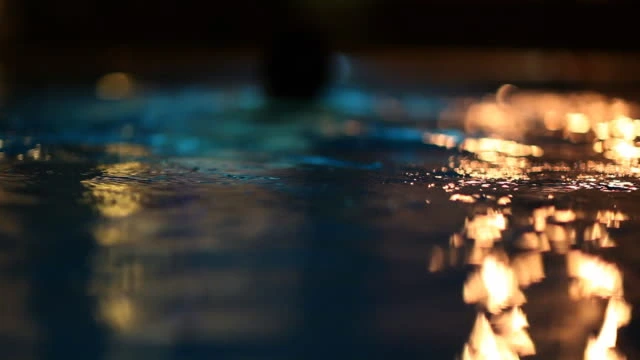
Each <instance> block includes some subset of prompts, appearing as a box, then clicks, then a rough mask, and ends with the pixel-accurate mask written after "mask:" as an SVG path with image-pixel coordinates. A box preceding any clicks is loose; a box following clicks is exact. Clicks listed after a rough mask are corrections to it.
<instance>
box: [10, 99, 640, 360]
mask: <svg viewBox="0 0 640 360" xmlns="http://www.w3.org/2000/svg"><path fill="white" fill-rule="evenodd" d="M180 94H182V96H183V97H182V98H180ZM251 94H252V93H251V92H249V93H245V96H246V97H245V98H244V99H245V100H246V101H245V102H244V104H249V105H247V106H246V107H245V108H237V109H235V110H233V111H229V110H224V111H222V110H221V111H220V112H218V113H216V112H215V111H214V110H215V109H213V110H212V109H211V108H206V109H205V110H202V111H201V112H198V111H196V110H193V109H196V108H198V105H197V104H202V103H204V104H208V101H210V98H207V99H208V100H205V98H206V97H203V98H202V99H200V100H198V98H197V95H198V93H197V91H193V92H191V93H189V94H185V93H178V95H176V93H173V95H172V96H169V95H166V96H165V95H162V94H161V95H158V96H156V97H155V98H149V99H146V100H145V102H144V103H143V104H141V103H135V102H131V103H129V105H127V106H128V107H127V106H124V107H123V106H120V107H118V106H116V105H110V107H104V108H100V104H98V105H95V104H94V103H90V104H89V105H87V103H86V102H83V101H84V100H82V99H80V98H78V97H68V98H63V97H60V98H58V99H57V100H55V101H54V100H50V102H49V103H48V104H49V105H48V106H45V105H43V103H38V102H36V100H30V101H33V102H32V103H30V105H29V106H25V107H24V108H22V109H20V110H18V111H17V113H19V114H20V115H21V116H23V117H29V118H31V119H34V121H36V120H38V119H40V120H41V124H43V125H42V126H41V127H39V128H38V129H35V130H33V129H31V130H28V131H27V130H25V129H23V131H26V132H27V133H28V134H27V135H29V136H24V135H23V134H20V133H19V132H17V133H7V135H6V136H5V138H4V139H3V150H4V153H3V154H4V158H3V160H2V162H1V164H0V232H1V233H2V241H1V242H0V243H1V244H2V247H1V250H0V265H1V266H2V267H1V270H0V288H1V289H2V297H1V299H2V300H0V303H1V304H3V306H1V307H0V344H1V346H0V353H1V354H2V357H3V358H5V359H38V360H40V359H42V360H44V359H47V360H62V359H74V358H82V359H85V360H92V359H119V360H120V359H125V360H126V359H154V360H155V359H234V360H235V359H325V358H335V359H359V358H368V359H372V358H373V359H425V358H426V359H454V358H455V357H456V356H459V355H460V354H461V353H462V349H463V346H464V344H465V343H466V342H467V340H468V338H469V334H470V333H471V329H472V327H473V324H474V320H475V318H476V312H477V308H476V307H475V306H474V305H473V304H467V303H465V301H464V298H463V287H464V283H465V281H466V279H467V278H468V276H469V274H470V273H471V271H472V270H473V269H474V267H473V266H472V265H469V264H468V263H469V259H470V258H472V257H473V256H472V254H473V249H472V248H470V247H469V241H468V238H473V236H471V235H469V233H470V231H472V230H470V228H471V227H472V226H473V225H470V223H471V222H473V221H474V219H476V220H477V219H481V218H482V216H483V215H486V214H494V212H497V213H499V214H500V215H501V216H503V218H504V219H506V220H505V221H506V222H505V225H504V226H501V225H495V222H491V221H489V222H486V221H485V222H484V223H482V222H481V221H482V220H478V222H477V223H476V226H477V227H476V228H475V229H476V231H477V232H480V233H483V234H486V233H491V232H492V231H495V229H496V228H498V231H499V233H500V237H501V238H502V240H501V241H500V242H498V241H496V244H497V245H495V247H494V248H497V249H502V250H500V251H501V252H503V253H504V254H508V256H509V257H510V258H511V261H512V265H513V267H514V268H515V267H518V269H519V270H518V274H519V275H520V276H526V275H527V274H529V275H530V273H531V272H532V271H533V270H532V269H534V268H535V267H536V264H539V263H536V261H537V260H536V259H538V260H540V263H541V264H543V265H542V266H543V271H544V275H545V276H544V278H543V279H538V280H540V281H537V282H535V283H533V284H531V285H530V286H524V287H523V290H522V291H523V292H524V294H525V296H526V298H527V302H526V303H525V304H524V305H522V309H523V311H524V312H525V313H526V315H527V318H528V322H529V328H528V332H529V333H530V335H531V338H532V340H533V342H534V343H535V345H536V355H535V356H532V357H531V358H535V359H581V358H583V353H584V348H585V346H586V342H587V338H588V336H589V335H590V334H592V333H594V332H596V331H597V330H598V329H599V328H600V326H601V324H602V319H603V317H604V309H605V305H606V300H599V299H597V298H596V297H592V298H588V299H577V300H576V299H572V298H570V296H569V291H568V289H569V287H570V283H571V281H570V279H569V276H568V274H567V271H566V267H567V265H566V261H567V260H566V258H567V256H566V252H567V249H568V248H574V249H583V250H584V251H586V252H589V253H594V254H597V255H599V256H601V257H602V258H604V259H606V260H607V261H610V262H612V263H614V264H616V265H617V266H618V268H619V269H620V271H621V273H622V274H623V279H624V290H625V292H624V299H625V300H626V301H627V302H628V303H629V304H630V305H631V306H632V308H633V311H632V316H631V321H630V322H629V324H628V325H627V326H626V327H623V328H621V329H620V331H619V332H618V341H617V344H618V346H617V347H618V349H619V350H620V351H621V352H622V353H624V354H626V355H627V357H628V358H629V359H634V358H638V353H639V352H638V350H640V349H639V348H638V346H637V345H636V344H635V339H636V338H637V334H638V331H639V329H638V324H639V322H638V320H637V318H638V316H637V313H636V309H637V308H638V305H639V304H640V293H638V291H637V290H636V288H637V284H639V282H638V281H639V279H637V277H638V276H639V274H638V262H637V260H638V259H639V258H640V251H639V250H638V245H637V239H636V237H637V236H636V234H637V232H636V230H637V229H638V227H639V226H640V222H639V220H640V208H639V207H638V200H640V198H639V197H638V195H637V192H636V190H637V187H638V186H640V181H638V180H637V179H636V178H635V177H633V176H629V175H628V174H627V175H620V176H617V175H611V174H610V173H605V172H598V171H592V172H591V173H590V175H589V176H588V177H585V176H586V175H584V172H580V171H577V170H571V171H564V172H541V173H533V172H532V173H531V174H530V176H529V177H518V176H513V174H512V176H488V177H480V176H476V175H466V176H465V175H461V174H459V173H457V172H456V171H454V170H453V168H452V167H451V166H450V161H451V160H452V159H451V158H450V157H452V156H453V157H454V159H456V161H458V160H464V159H467V158H469V154H463V153H460V152H458V151H456V150H447V149H445V148H442V147H437V146H433V145H425V144H424V143H423V142H422V141H421V139H420V135H419V134H421V132H419V131H418V130H419V128H420V126H419V125H418V124H417V123H415V122H413V123H411V124H410V126H407V125H406V124H405V126H404V127H400V126H398V125H389V124H383V125H380V123H379V121H378V120H376V119H375V117H374V116H370V115H368V114H366V113H364V112H363V111H364V110H363V109H366V108H367V106H368V105H367V103H366V101H367V99H366V98H364V97H363V96H362V95H358V94H357V93H355V92H352V93H348V94H346V95H344V94H343V96H344V97H343V98H342V99H343V100H344V99H345V97H346V99H347V100H344V101H343V102H342V103H341V102H340V101H336V102H334V108H322V109H313V110H309V111H307V112H302V113H301V112H295V113H291V114H282V113H281V114H279V116H282V117H289V120H291V119H303V120H301V121H298V122H297V123H305V124H307V123H311V124H317V123H319V122H318V120H317V119H319V118H325V117H327V116H329V117H330V118H331V119H332V120H331V121H329V122H326V123H323V124H325V125H327V124H328V125H327V126H328V127H325V128H323V129H324V130H323V131H324V132H322V131H320V135H319V133H318V130H317V129H315V130H309V127H308V126H307V125H304V126H303V125H291V123H292V122H291V121H288V122H285V125H281V124H275V125H274V124H267V125H265V124H261V123H255V122H252V121H253V119H255V117H256V116H257V115H256V114H262V113H260V112H259V111H260V106H261V105H260V104H259V103H258V102H254V103H252V102H251V101H252V100H251V99H253V98H252V97H251V96H252V95H251ZM240 95H242V94H240ZM162 96H165V97H162ZM349 96H350V97H349ZM358 96H360V97H358ZM65 99H66V100H65ZM236 99H237V97H236ZM247 99H248V100H247ZM171 101H173V103H172V102H171ZM189 101H191V102H189ZM199 101H200V102H199ZM220 101H222V100H220ZM177 103H179V104H182V105H181V106H183V107H182V108H181V109H182V110H180V108H178V107H177V105H176V104H177ZM33 104H40V106H34V105H33ZM51 104H55V105H56V106H52V105H51ZM163 104H164V105H163ZM172 104H173V105H172ZM188 104H192V105H190V106H193V108H190V109H192V110H189V111H187V110H184V109H185V107H188ZM193 104H196V105H193ZM252 104H253V105H252ZM336 104H337V105H336ZM340 104H348V105H350V107H342V108H339V109H338V110H336V106H338V105H340ZM358 104H359V105H358ZM411 104H413V106H414V107H413V109H418V110H416V111H423V113H422V114H428V113H429V111H431V110H430V109H432V108H437V107H438V106H439V105H438V104H439V103H438V102H437V101H433V102H428V101H426V100H425V99H422V100H421V101H417V100H415V99H413V102H411ZM161 106H164V108H163V109H164V110H162V109H161V108H160V107H161ZM430 106H431V107H430ZM338 107H339V106H338ZM140 109H146V110H145V111H143V112H140V111H141V110H140ZM256 109H258V110H256ZM152 110H153V111H156V113H153V111H152ZM171 111H174V112H173V113H172V112H171ZM252 111H253V112H252ZM255 111H258V112H257V113H256V112H255ZM358 111H361V113H358ZM141 113H142V114H143V116H142V115H140V114H141ZM60 114H68V117H67V120H68V122H67V125H68V126H67V127H66V128H64V129H63V130H60V129H61V128H56V126H58V125H55V124H56V121H55V120H56V119H57V118H58V117H60ZM105 114H106V115H105ZM136 114H137V115H136ZM47 116H50V117H51V121H49V122H46V121H44V120H42V119H46V118H47ZM270 116H273V114H271V115H270ZM358 116H360V117H358ZM367 116H370V117H369V118H368V119H369V120H368V122H365V124H367V126H368V129H369V132H366V133H365V132H361V131H357V129H360V128H361V127H362V126H363V125H362V123H360V122H349V120H352V119H354V118H357V119H363V118H365V119H366V117H367ZM258 117H259V116H258ZM203 118H204V119H212V118H213V119H217V120H216V121H219V124H220V125H219V127H217V128H216V129H217V130H216V131H210V132H209V133H202V131H204V130H201V129H204V128H207V127H211V126H210V125H208V123H205V124H204V125H198V124H200V123H199V122H198V121H197V120H194V119H203ZM227 118H229V119H232V120H233V121H229V120H225V119H227ZM307 118H308V119H310V120H309V121H307V122H305V121H304V119H307ZM87 119H92V120H95V121H93V122H90V121H87ZM219 119H222V120H219ZM409 120H411V119H409ZM12 121H13V122H12V123H11V122H10V126H17V125H16V124H18V123H19V121H17V120H15V119H14V120H12ZM225 121H226V122H225ZM44 124H49V125H47V126H45V125H44ZM50 124H54V125H50ZM69 124H71V125H69ZM105 124H107V125H105ZM109 124H111V125H113V124H116V125H117V126H116V125H113V126H111V127H110V126H108V125H109ZM225 124H226V125H225ZM376 124H377V125H376ZM72 125H73V126H72ZM8 126H9V125H8ZM101 126H102V127H101ZM331 126H333V128H337V129H343V130H339V133H338V134H337V135H336V134H334V135H331V136H329V135H327V134H333V133H332V132H331V131H329V130H327V129H333V128H332V127H331ZM242 129H244V131H243V130H242ZM376 129H377V130H376ZM394 129H395V130H394ZM398 129H405V130H398ZM134 130H135V131H134ZM340 131H341V132H340ZM309 133H311V135H309ZM229 134H231V135H229ZM238 134H244V135H243V136H244V137H242V138H239V137H237V136H240V135H238ZM416 134H418V135H416ZM236 135H237V136H236ZM305 136H306V137H305ZM269 138H270V139H274V138H276V139H278V141H273V140H272V141H268V140H269ZM478 166H479V167H480V168H482V169H485V170H486V169H489V168H495V166H494V167H492V166H491V165H490V164H489V163H486V164H485V163H482V162H481V163H480V165H478V164H476V167H478ZM498 168H500V166H498ZM529 170H531V169H529ZM524 171H525V172H526V171H527V169H525V170H524ZM455 194H459V195H466V196H468V197H460V196H459V195H458V198H457V199H458V200H459V199H463V200H465V201H455V200H456V197H455V196H454V195H455ZM474 195H475V197H473V196H474ZM505 199H508V201H507V200H505ZM551 206H553V207H555V209H554V212H553V211H552V212H547V213H545V212H544V211H546V210H544V209H547V208H548V207H551ZM541 209H542V210H543V211H542V212H540V211H541ZM501 218H502V217H501ZM536 221H537V222H538V223H536ZM465 224H466V225H465ZM478 224H479V225H478ZM536 224H537V225H536ZM594 224H595V225H594ZM594 226H596V227H598V229H599V231H600V233H599V235H597V236H591V235H588V234H590V232H589V231H593V228H594ZM455 234H460V237H466V238H467V240H466V241H465V243H464V244H463V245H460V246H452V245H451V244H452V240H451V239H452V236H453V237H454V238H455ZM525 234H529V235H532V236H537V237H536V239H539V238H541V236H542V235H544V237H545V238H546V239H547V240H548V241H549V244H550V248H549V249H542V248H541V247H539V246H536V247H535V248H531V247H529V248H527V249H526V250H523V246H521V245H518V244H521V242H519V241H521V240H520V239H521V238H523V237H525ZM605 235H606V236H605ZM527 236H528V235H527ZM605 237H606V240H607V241H613V242H615V243H616V245H617V246H615V247H603V246H602V244H603V241H604V240H603V239H605ZM594 238H595V240H594ZM476 241H478V240H476Z"/></svg>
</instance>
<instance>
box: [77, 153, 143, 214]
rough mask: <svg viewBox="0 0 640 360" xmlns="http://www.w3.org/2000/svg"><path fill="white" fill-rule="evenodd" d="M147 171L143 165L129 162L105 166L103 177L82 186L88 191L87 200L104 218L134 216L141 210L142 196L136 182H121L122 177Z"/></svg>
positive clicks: (84, 182)
mask: <svg viewBox="0 0 640 360" xmlns="http://www.w3.org/2000/svg"><path fill="white" fill-rule="evenodd" d="M144 169H145V166H143V165H142V164H141V163H138V162H129V163H119V164H111V165H103V166H101V167H100V170H102V172H103V176H98V177H96V178H93V179H89V180H84V181H82V184H83V185H84V187H85V188H86V189H87V190H88V192H87V193H86V194H85V198H87V200H88V201H89V203H91V204H92V205H93V206H95V208H96V209H97V210H98V211H99V212H100V214H101V215H102V216H105V217H109V218H120V217H126V216H130V215H132V214H134V213H135V212H137V211H138V210H140V208H141V198H142V195H141V193H140V191H139V190H138V189H136V187H135V184H136V183H134V182H131V181H119V179H118V177H121V176H125V177H127V176H135V175H136V174H137V173H139V172H142V171H143V170H144Z"/></svg>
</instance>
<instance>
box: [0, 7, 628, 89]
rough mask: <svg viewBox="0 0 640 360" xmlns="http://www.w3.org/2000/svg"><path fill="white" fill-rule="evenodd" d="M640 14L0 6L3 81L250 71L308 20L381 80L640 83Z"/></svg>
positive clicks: (611, 10)
mask: <svg viewBox="0 0 640 360" xmlns="http://www.w3.org/2000/svg"><path fill="white" fill-rule="evenodd" d="M635 8H636V6H635V4H634V3H633V2H632V1H624V0H573V1H569V0H557V1H540V0H538V1H536V0H519V1H507V0H485V1H480V0H432V1H421V0H397V1H384V0H351V1H339V0H274V1H260V0H234V1H200V0H182V1H177V0H154V1H147V0H95V1H87V0H60V1H55V2H54V1H46V0H0V9H2V10H0V17H2V22H1V23H0V25H1V26H0V35H1V36H0V39H1V40H0V65H2V68H3V69H4V74H2V72H3V70H1V69H0V75H2V79H0V81H4V82H5V83H6V85H5V88H6V89H17V88H19V87H21V86H23V85H24V86H26V85H25V84H27V83H29V84H30V85H29V86H30V87H34V86H32V85H35V87H42V86H44V85H46V84H51V83H59V82H62V81H70V80H71V79H74V78H83V79H90V80H91V81H94V80H95V78H97V77H98V76H100V75H101V74H104V73H108V72H112V71H125V72H130V73H134V74H136V75H138V76H142V74H143V73H149V74H154V75H153V76H155V77H156V78H158V77H162V78H163V79H165V80H166V78H168V77H170V76H174V77H176V78H178V79H184V78H185V76H186V74H187V73H189V72H190V73H192V77H196V78H198V77H199V78H201V77H203V74H211V73H213V72H215V71H218V72H219V73H223V74H240V73H242V72H243V71H244V70H243V69H245V68H248V67H247V66H249V67H250V66H253V65H251V64H252V63H251V61H254V60H255V59H257V58H258V57H256V55H259V54H260V52H259V51H260V50H261V49H262V48H263V46H264V44H266V43H268V42H269V40H270V39H272V38H273V34H274V33H277V32H278V31H280V30H282V29H283V28H287V27H291V26H292V24H304V26H307V27H310V28H313V29H316V30H318V31H319V32H320V33H321V34H323V36H325V38H326V40H327V41H328V43H329V45H330V46H331V49H333V50H335V51H343V52H346V53H349V54H360V55H362V56H363V57H364V58H366V59H367V61H369V60H371V61H372V63H375V64H376V65H380V66H378V67H375V68H374V70H372V72H370V74H374V75H376V76H377V75H380V74H385V73H386V74H393V75H392V77H400V76H404V77H405V78H409V79H417V80H416V81H417V82H420V83H425V82H429V81H431V82H434V81H439V82H446V81H454V82H457V83H462V82H464V83H468V82H487V81H488V82H491V83H502V82H506V81H513V82H518V81H519V82H521V83H522V82H525V83H541V84H549V83H554V84H555V83H560V82H571V83H576V84H578V85H579V86H584V87H586V88H594V87H596V88H597V87H598V86H600V87H603V86H604V85H602V84H605V83H615V84H616V85H615V86H618V85H617V84H621V83H625V84H632V85H633V86H636V84H638V83H640V67H638V66H637V64H636V60H635V59H636V57H637V54H638V53H640V52H638V50H640V41H638V39H637V33H638V31H637V18H638V15H637V14H638V13H637V11H636V10H635ZM291 48H292V50H291V51H292V53H294V52H296V51H297V48H296V47H295V46H292V47H291ZM452 50H455V51H456V52H451V51H452ZM247 59H249V61H245V60H247ZM251 59H253V60H251ZM221 63H225V64H234V66H236V67H240V69H239V70H238V69H235V70H238V71H235V70H234V71H230V70H228V69H227V68H224V70H220V69H222V68H221V67H220V66H219V64H221ZM242 64H248V65H247V66H245V68H242V66H241V65H242ZM254 64H255V62H254ZM158 74H159V75H158ZM233 76H237V75H227V77H233ZM390 76H391V75H390ZM366 77H369V75H366ZM179 81H182V80H179ZM5 93H14V94H15V91H9V90H5Z"/></svg>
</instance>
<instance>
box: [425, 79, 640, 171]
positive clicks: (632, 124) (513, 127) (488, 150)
mask: <svg viewBox="0 0 640 360" xmlns="http://www.w3.org/2000/svg"><path fill="white" fill-rule="evenodd" d="M507 92H508V93H509V96H508V98H507V96H506V95H505V94H506V93H507ZM639 110H640V107H639V106H638V104H635V103H632V102H629V101H624V100H621V99H617V98H609V97H606V96H604V95H601V94H597V93H573V94H560V93H550V92H535V91H522V90H519V89H516V88H515V87H513V86H511V85H503V86H501V87H500V88H499V89H498V91H497V92H496V96H495V98H492V97H487V98H483V99H477V100H472V101H466V102H457V103H455V104H454V105H453V108H449V109H446V110H445V111H444V112H443V113H442V114H441V123H442V124H441V125H443V126H444V125H446V126H447V127H451V126H454V127H456V126H457V127H459V128H460V127H461V128H463V129H464V131H465V132H466V134H467V135H469V136H478V135H481V136H486V137H487V138H486V139H488V140H484V144H481V143H482V141H479V140H477V139H470V140H465V141H464V142H463V145H461V146H460V147H461V148H462V149H464V150H466V151H470V152H472V153H475V154H477V155H478V159H479V160H482V161H484V162H488V163H494V164H495V163H500V164H501V165H503V166H504V165H508V166H513V162H514V160H509V159H508V158H509V157H519V156H542V149H540V148H537V147H528V146H526V145H522V144H519V143H516V144H518V145H519V146H515V145H514V143H515V142H516V141H521V140H523V139H525V138H529V137H532V136H533V137H539V136H541V137H545V136H546V137H548V136H552V137H553V136H557V137H561V138H564V139H566V140H568V141H569V142H570V143H579V144H583V143H584V144H587V143H590V142H592V143H593V144H592V145H593V146H592V149H593V152H594V153H600V154H602V155H603V158H604V159H603V161H607V160H610V161H613V162H614V163H617V164H622V165H624V166H627V167H633V168H634V169H635V170H637V169H636V168H637V166H638V158H640V147H638V144H636V142H635V140H636V138H637V137H638V136H639V135H640V119H636V118H634V114H635V115H636V116H637V115H638V114H640V112H639ZM432 143H436V142H435V141H432ZM441 143H442V142H441ZM465 143H466V144H465ZM497 144H502V145H500V146H498V145H497ZM504 148H510V149H511V150H509V151H504ZM527 153H528V155H527ZM574 160H576V161H578V160H580V159H574ZM509 161H510V162H511V163H510V164H507V162H509ZM522 163H523V164H522V166H521V167H526V166H527V164H526V162H522ZM475 165H478V164H475ZM484 166H485V167H487V164H485V165H484ZM475 170H476V171H474V172H472V174H473V175H476V174H478V175H482V174H481V173H480V172H479V171H477V170H478V169H477V168H476V169H475ZM592 170H595V169H592ZM629 170H630V169H627V172H630V171H629ZM637 172H638V171H634V173H637ZM466 173H470V172H469V171H467V172H466ZM495 175H497V174H495ZM504 175H509V174H508V173H507V174H504ZM516 175H517V174H516Z"/></svg>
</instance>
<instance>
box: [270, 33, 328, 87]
mask: <svg viewBox="0 0 640 360" xmlns="http://www.w3.org/2000/svg"><path fill="white" fill-rule="evenodd" d="M263 56H264V57H263V63H262V69H261V74H260V75H261V80H262V84H263V87H264V90H265V92H266V93H267V95H268V96H270V97H272V98H274V99H285V100H289V99H291V100H312V99H314V98H316V97H317V96H319V95H321V93H322V91H323V90H324V88H325V87H326V85H327V83H328V81H329V79H330V76H331V52H330V48H329V44H328V41H326V39H325V38H323V36H322V35H321V33H320V32H319V31H316V30H315V29H313V28H312V27H311V26H308V25H304V24H298V23H288V24H286V25H281V26H279V27H278V28H277V29H276V30H275V31H274V34H273V36H272V38H271V39H270V40H269V41H268V42H267V46H266V48H265V50H264V54H263Z"/></svg>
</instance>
